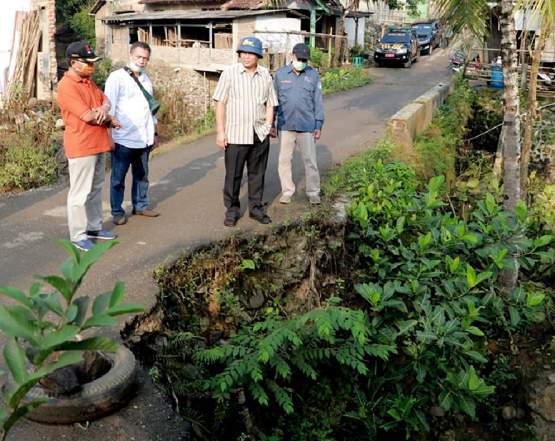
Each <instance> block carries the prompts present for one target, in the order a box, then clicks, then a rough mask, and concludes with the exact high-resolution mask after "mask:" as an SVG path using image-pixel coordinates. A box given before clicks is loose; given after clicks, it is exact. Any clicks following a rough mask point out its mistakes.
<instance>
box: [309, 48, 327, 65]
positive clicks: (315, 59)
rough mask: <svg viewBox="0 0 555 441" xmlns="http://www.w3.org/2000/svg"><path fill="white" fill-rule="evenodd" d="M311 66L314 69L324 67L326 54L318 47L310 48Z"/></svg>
mask: <svg viewBox="0 0 555 441" xmlns="http://www.w3.org/2000/svg"><path fill="white" fill-rule="evenodd" d="M309 61H310V65H311V66H312V67H314V68H320V67H322V66H323V65H324V52H323V51H322V49H319V48H317V47H311V48H310V60H309Z"/></svg>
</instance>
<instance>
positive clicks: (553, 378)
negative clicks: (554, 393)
mask: <svg viewBox="0 0 555 441" xmlns="http://www.w3.org/2000/svg"><path fill="white" fill-rule="evenodd" d="M547 379H548V380H549V382H550V383H551V384H555V372H554V373H552V374H549V375H548V376H547Z"/></svg>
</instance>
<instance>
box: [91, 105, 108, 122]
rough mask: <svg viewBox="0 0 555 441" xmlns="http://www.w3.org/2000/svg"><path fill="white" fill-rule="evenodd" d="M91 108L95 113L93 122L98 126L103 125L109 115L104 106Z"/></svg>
mask: <svg viewBox="0 0 555 441" xmlns="http://www.w3.org/2000/svg"><path fill="white" fill-rule="evenodd" d="M92 110H93V112H94V114H95V122H96V124H98V125H99V126H102V125H104V123H105V122H106V121H108V120H109V119H110V115H108V110H107V108H106V106H104V105H102V106H99V107H95V108H94V109H92Z"/></svg>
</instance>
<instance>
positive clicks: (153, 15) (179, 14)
mask: <svg viewBox="0 0 555 441" xmlns="http://www.w3.org/2000/svg"><path fill="white" fill-rule="evenodd" d="M287 11H288V10H287V9H264V10H240V11H233V10H232V11H229V10H228V11H222V10H215V11H202V10H200V9H194V10H186V11H175V10H170V11H153V12H132V13H126V14H116V15H110V16H108V17H104V18H103V19H102V21H104V22H107V23H121V22H127V21H144V20H148V21H157V20H205V19H222V20H232V19H234V18H239V17H249V16H255V15H270V14H276V13H284V12H287Z"/></svg>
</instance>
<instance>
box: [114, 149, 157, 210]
mask: <svg viewBox="0 0 555 441" xmlns="http://www.w3.org/2000/svg"><path fill="white" fill-rule="evenodd" d="M150 150H151V148H150V147H145V148H144V149H130V148H127V147H125V146H123V145H121V144H116V145H115V148H114V150H113V151H112V175H111V177H110V205H111V208H112V215H113V216H118V215H120V216H121V215H123V214H125V210H124V209H123V208H122V206H121V204H122V203H123V197H124V194H125V175H126V174H127V171H128V170H129V166H131V174H132V177H133V185H132V187H131V203H132V204H133V208H134V209H135V210H138V211H142V210H145V209H147V208H148V158H149V155H150Z"/></svg>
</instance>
